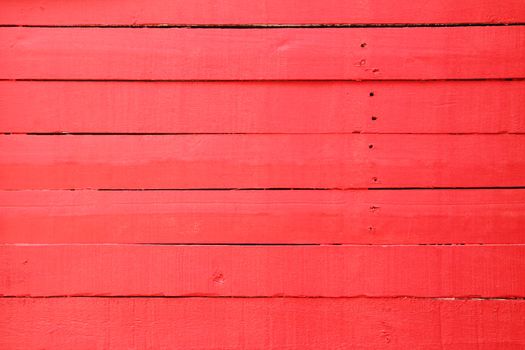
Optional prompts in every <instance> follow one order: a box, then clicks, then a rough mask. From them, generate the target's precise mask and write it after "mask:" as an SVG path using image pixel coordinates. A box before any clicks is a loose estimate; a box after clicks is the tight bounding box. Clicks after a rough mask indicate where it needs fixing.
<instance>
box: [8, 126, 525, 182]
mask: <svg viewBox="0 0 525 350" xmlns="http://www.w3.org/2000/svg"><path fill="white" fill-rule="evenodd" d="M0 148H1V149H2V150H3V152H2V154H1V155H0V185H1V186H2V188H3V189H83V188H99V189H100V188H101V189H108V188H114V189H144V188H146V189H147V188H150V189H163V188H164V189H165V188H168V189H173V188H367V187H486V186H497V187H501V186H521V185H523V183H524V182H525V158H524V157H523V155H524V154H525V135H359V134H349V135H338V134H321V135H277V134H274V135H163V136H159V135H155V136H137V135H125V136H114V135H113V136H106V135H103V136H89V135H86V136H29V135H3V136H0ZM481 154H482V155H483V157H480V155H481Z"/></svg>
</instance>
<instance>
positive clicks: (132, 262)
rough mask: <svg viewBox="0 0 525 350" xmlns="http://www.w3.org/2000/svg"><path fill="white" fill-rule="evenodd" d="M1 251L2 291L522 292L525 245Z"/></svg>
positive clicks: (69, 293) (42, 293)
mask: <svg viewBox="0 0 525 350" xmlns="http://www.w3.org/2000/svg"><path fill="white" fill-rule="evenodd" d="M0 252H1V254H0V266H1V268H2V275H3V276H4V277H3V278H2V279H1V280H0V295H4V296H95V295H106V296H108V295H110V296H239V297H254V296H261V297H269V296H301V297H304V296H307V297H355V296H373V297H385V296H388V297H390V296H414V297H472V296H481V297H523V296H525V279H523V271H524V269H525V246H523V245H495V246H491V245H473V246H468V245H467V246H424V245H414V246H373V245H360V246H345V245H341V246H333V245H332V246H197V245H190V246H184V245H79V244H77V245H1V246H0Z"/></svg>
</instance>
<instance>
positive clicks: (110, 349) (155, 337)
mask: <svg viewBox="0 0 525 350" xmlns="http://www.w3.org/2000/svg"><path fill="white" fill-rule="evenodd" d="M0 309H1V310H3V317H0V346H1V347H2V348H4V349H10V350H40V349H42V348H45V349H77V350H92V349H107V350H122V349H162V350H168V349H209V350H212V349H233V350H241V349H299V348H300V349H312V350H318V349H326V350H328V349H334V348H341V347H343V348H351V349H358V350H376V349H396V350H405V349H407V348H410V349H428V350H441V349H452V350H480V349H481V350H493V349H505V350H507V349H508V350H511V349H513V350H516V349H521V348H523V347H525V341H524V339H525V318H524V317H523V315H524V314H525V302H524V301H522V300H435V299H369V298H357V299H323V298H319V299H302V298H294V299H286V298H284V299H283V298H264V299H255V298H245V299H235V298H225V299H211V298H193V299H177V298H175V299H165V298H156V299H147V298H140V299H134V298H62V299H55V298H51V299H23V298H9V299H7V298H4V299H0Z"/></svg>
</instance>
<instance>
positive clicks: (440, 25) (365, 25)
mask: <svg viewBox="0 0 525 350" xmlns="http://www.w3.org/2000/svg"><path fill="white" fill-rule="evenodd" d="M523 25H525V22H508V23H486V22H476V23H468V22H458V23H356V24H351V23H341V24H336V23H318V24H290V23H283V24H262V23H261V24H169V23H158V24H60V25H52V24H1V25H0V28H1V27H3V28H13V27H14V28H159V29H295V28H297V29H308V28H313V29H315V28H429V27H430V28H447V27H509V26H523Z"/></svg>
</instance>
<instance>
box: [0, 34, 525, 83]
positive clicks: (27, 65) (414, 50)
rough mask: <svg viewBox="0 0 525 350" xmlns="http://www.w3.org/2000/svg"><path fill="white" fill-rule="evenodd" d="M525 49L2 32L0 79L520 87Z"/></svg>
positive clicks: (369, 37)
mask: <svg viewBox="0 0 525 350" xmlns="http://www.w3.org/2000/svg"><path fill="white" fill-rule="evenodd" d="M524 40H525V26H497V27H490V26H489V27H487V26H481V27H468V26H467V27H424V28H413V27H404V28H382V27H378V28H311V29H300V28H285V29H282V28H276V29H271V30H270V29H188V28H168V29H166V28H164V29H162V28H160V29H159V28H28V27H3V28H0V50H1V51H2V52H3V54H2V55H1V56H0V79H51V80H53V79H65V80H76V79H81V80H84V79H88V80H122V79H124V80H332V79H336V80H341V79H344V80H347V79H348V80H385V79H386V80H391V79H403V80H411V79H416V80H423V79H497V78H525V65H524V64H523V62H524V61H525V45H523V43H524ZM50 43H53V45H50ZM363 43H366V44H367V45H366V47H362V44H363Z"/></svg>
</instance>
